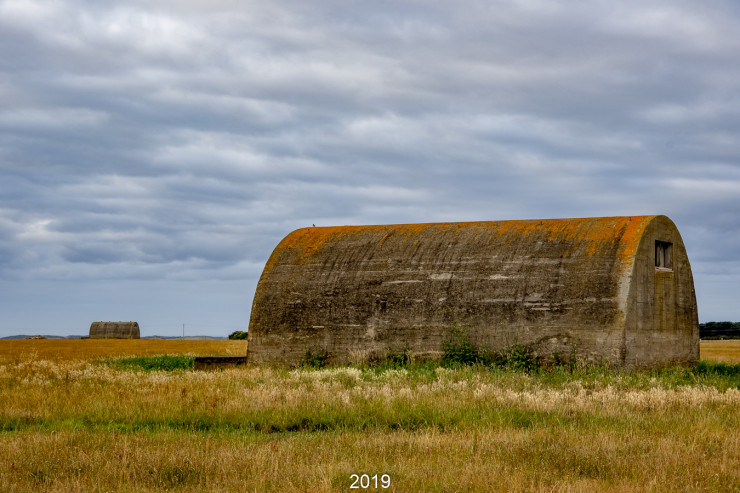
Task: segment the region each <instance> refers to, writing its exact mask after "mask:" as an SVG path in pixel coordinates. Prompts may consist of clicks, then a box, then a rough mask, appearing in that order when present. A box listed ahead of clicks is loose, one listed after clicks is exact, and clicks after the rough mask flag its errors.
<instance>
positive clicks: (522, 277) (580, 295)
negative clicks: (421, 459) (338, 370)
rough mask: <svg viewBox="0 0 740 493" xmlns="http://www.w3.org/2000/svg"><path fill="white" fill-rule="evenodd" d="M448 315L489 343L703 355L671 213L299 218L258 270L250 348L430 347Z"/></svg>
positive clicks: (255, 359)
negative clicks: (667, 258)
mask: <svg viewBox="0 0 740 493" xmlns="http://www.w3.org/2000/svg"><path fill="white" fill-rule="evenodd" d="M656 239H657V240H661V241H666V242H670V243H672V244H673V249H672V253H673V259H672V260H673V265H674V266H675V268H674V269H673V270H671V271H669V270H665V269H658V268H656V267H655V265H654V263H655V262H654V241H655V240H656ZM453 324H462V325H465V326H467V327H469V332H470V334H471V337H472V339H473V341H474V342H475V343H476V344H478V345H480V346H482V347H484V348H488V349H491V350H495V349H501V348H504V347H507V346H510V345H512V344H515V343H516V344H526V345H530V346H532V347H534V348H535V349H537V350H538V351H539V352H540V353H542V354H551V353H553V352H556V351H557V352H561V353H564V354H569V353H570V352H571V351H575V352H576V354H577V356H579V357H581V358H584V359H587V360H591V361H604V362H608V363H612V364H617V365H622V366H628V367H633V366H658V365H662V364H667V363H671V362H689V361H692V360H694V359H696V358H697V357H698V347H699V346H698V316H697V310H696V299H695V295H694V286H693V279H692V277H691V268H690V266H689V263H688V259H687V257H686V252H685V248H684V247H683V243H682V241H681V237H680V235H679V233H678V231H677V230H676V228H675V226H674V225H673V223H672V222H671V221H670V219H668V218H666V217H664V216H639V217H608V218H586V219H550V220H529V221H497V222H474V223H440V224H409V225H386V226H345V227H331V228H315V227H314V228H304V229H299V230H297V231H294V232H292V233H291V234H289V235H288V236H287V237H286V238H284V239H283V241H282V242H281V243H280V244H279V245H278V246H277V248H275V251H274V252H273V253H272V255H271V257H270V259H269V260H268V262H267V264H266V266H265V269H264V271H263V273H262V277H261V279H260V282H259V284H258V286H257V291H256V294H255V298H254V302H253V306H252V316H251V319H250V325H249V338H250V342H249V347H248V350H247V358H248V361H249V362H250V363H285V364H294V363H296V362H298V361H300V359H301V358H303V357H304V355H305V354H306V351H307V350H310V351H312V352H314V353H315V352H317V351H326V352H328V354H329V358H330V360H332V361H336V362H345V361H350V360H353V359H358V358H359V359H361V358H363V357H369V356H370V355H372V354H376V355H377V354H380V355H382V354H385V352H386V351H387V350H388V349H402V348H408V349H410V350H411V351H412V352H414V353H415V354H416V355H420V356H438V355H439V354H440V353H441V345H442V341H443V340H444V337H445V335H446V334H447V332H448V330H449V329H450V327H451V326H452V325H453Z"/></svg>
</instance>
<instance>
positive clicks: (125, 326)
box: [89, 322, 140, 339]
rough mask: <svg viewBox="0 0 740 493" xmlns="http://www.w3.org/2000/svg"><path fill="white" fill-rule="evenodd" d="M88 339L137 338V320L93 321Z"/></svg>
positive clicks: (138, 335)
mask: <svg viewBox="0 0 740 493" xmlns="http://www.w3.org/2000/svg"><path fill="white" fill-rule="evenodd" d="M89 338H90V339H139V338H140V334H139V324H138V323H137V322H93V323H92V324H90V336H89Z"/></svg>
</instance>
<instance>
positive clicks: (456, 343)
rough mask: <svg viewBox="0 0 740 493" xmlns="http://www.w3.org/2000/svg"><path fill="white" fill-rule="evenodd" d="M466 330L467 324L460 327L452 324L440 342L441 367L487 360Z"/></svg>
mask: <svg viewBox="0 0 740 493" xmlns="http://www.w3.org/2000/svg"><path fill="white" fill-rule="evenodd" d="M468 328H469V324H466V325H463V326H461V325H458V324H457V322H453V323H452V327H450V330H449V332H448V333H447V337H445V340H444V341H442V359H441V361H440V363H441V364H442V366H444V367H448V368H449V367H454V366H463V365H475V364H480V363H485V362H486V361H485V360H486V359H487V358H485V357H484V355H483V354H482V353H481V352H480V351H479V350H478V348H477V347H476V346H475V344H473V343H472V341H471V340H470V334H468Z"/></svg>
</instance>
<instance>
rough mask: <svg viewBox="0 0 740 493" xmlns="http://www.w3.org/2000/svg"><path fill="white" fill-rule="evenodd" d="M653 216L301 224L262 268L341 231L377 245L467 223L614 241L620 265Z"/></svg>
mask: <svg viewBox="0 0 740 493" xmlns="http://www.w3.org/2000/svg"><path fill="white" fill-rule="evenodd" d="M654 217H655V216H623V217H622V216H617V217H596V218H575V219H541V220H537V219H529V220H508V221H479V222H458V223H418V224H388V225H370V226H331V227H310V228H302V229H298V230H295V231H293V232H292V233H290V234H289V235H288V236H286V237H285V238H284V239H283V240H282V241H281V242H280V244H279V245H278V246H277V247H276V248H275V251H274V252H273V254H272V255H271V256H270V259H269V260H268V262H267V265H266V266H265V271H269V270H270V269H271V268H272V267H273V266H274V263H275V262H276V261H277V259H278V257H280V256H282V254H283V253H286V254H289V255H290V254H292V255H294V257H293V258H292V262H295V263H305V262H307V261H309V260H310V258H311V257H312V256H313V254H315V253H316V252H318V251H319V250H320V249H321V248H322V247H323V246H324V245H326V244H327V243H328V244H335V243H337V242H339V241H340V240H341V238H342V237H344V236H356V235H359V234H363V233H371V234H372V233H378V236H379V237H380V239H379V243H378V246H379V247H381V246H382V244H383V242H384V241H385V240H386V238H388V236H390V235H391V234H403V235H406V236H420V235H421V234H422V233H423V232H425V231H426V230H428V229H438V230H443V231H445V232H452V233H458V232H460V231H462V230H465V229H468V228H481V229H487V230H489V231H490V232H491V233H492V235H494V236H498V237H502V236H505V237H506V238H505V240H504V241H507V242H508V241H522V240H524V239H525V238H526V237H528V236H530V235H537V236H540V237H542V235H544V239H546V240H549V241H576V242H585V243H586V244H587V247H586V254H587V255H593V254H595V253H596V252H598V251H599V250H600V249H601V247H602V246H604V245H607V244H614V243H619V247H618V250H617V252H618V253H617V255H618V256H619V260H620V261H621V263H622V265H623V266H625V267H626V266H627V265H631V263H632V260H633V258H634V255H635V252H636V250H637V247H638V244H639V241H640V237H641V233H642V231H643V230H644V228H645V226H646V225H647V224H648V223H649V222H650V221H651V220H652V219H653V218H654Z"/></svg>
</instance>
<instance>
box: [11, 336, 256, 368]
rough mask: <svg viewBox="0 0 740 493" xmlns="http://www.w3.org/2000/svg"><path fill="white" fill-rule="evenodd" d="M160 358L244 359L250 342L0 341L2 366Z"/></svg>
mask: <svg viewBox="0 0 740 493" xmlns="http://www.w3.org/2000/svg"><path fill="white" fill-rule="evenodd" d="M156 354H195V355H197V356H241V355H245V354H247V341H188V340H184V341H178V340H171V339H134V340H130V339H129V340H126V339H20V340H0V363H4V362H12V361H17V360H19V359H21V360H31V359H36V360H49V361H71V360H87V359H96V358H110V357H115V356H150V355H156Z"/></svg>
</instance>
